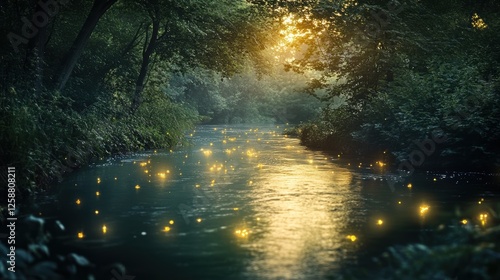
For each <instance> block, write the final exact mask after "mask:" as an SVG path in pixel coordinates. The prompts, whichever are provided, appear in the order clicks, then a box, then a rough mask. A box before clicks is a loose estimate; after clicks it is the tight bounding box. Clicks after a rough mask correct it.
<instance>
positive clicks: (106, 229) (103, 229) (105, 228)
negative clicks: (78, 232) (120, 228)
mask: <svg viewBox="0 0 500 280" xmlns="http://www.w3.org/2000/svg"><path fill="white" fill-rule="evenodd" d="M106 232H108V228H107V227H106V225H103V226H102V233H106Z"/></svg>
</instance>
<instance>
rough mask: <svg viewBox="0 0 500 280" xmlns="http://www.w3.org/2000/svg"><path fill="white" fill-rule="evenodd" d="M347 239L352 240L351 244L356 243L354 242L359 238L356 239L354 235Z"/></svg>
mask: <svg viewBox="0 0 500 280" xmlns="http://www.w3.org/2000/svg"><path fill="white" fill-rule="evenodd" d="M346 238H347V239H349V240H351V242H354V241H356V240H358V238H357V237H356V235H352V234H351V235H348V236H346Z"/></svg>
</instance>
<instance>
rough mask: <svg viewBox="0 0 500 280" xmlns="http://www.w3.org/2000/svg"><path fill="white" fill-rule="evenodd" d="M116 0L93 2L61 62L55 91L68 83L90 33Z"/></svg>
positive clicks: (95, 0) (96, 0)
mask: <svg viewBox="0 0 500 280" xmlns="http://www.w3.org/2000/svg"><path fill="white" fill-rule="evenodd" d="M117 1H118V0H94V3H93V4H92V8H91V9H90V12H89V14H88V16H87V18H86V19H85V22H84V24H83V26H82V28H81V29H80V31H79V32H78V35H77V36H76V38H75V40H74V41H73V44H72V45H71V47H70V49H69V50H68V52H67V53H66V55H65V56H64V58H63V60H62V66H61V69H60V71H59V73H58V77H57V86H56V87H57V89H58V90H63V89H64V87H65V86H66V83H67V82H68V79H69V77H70V76H71V72H72V71H73V69H74V68H75V65H76V64H77V62H78V59H79V58H80V56H81V55H82V53H83V50H84V48H85V45H86V44H87V42H88V40H89V39H90V36H91V35H92V32H93V31H94V29H95V27H96V26H97V24H98V23H99V20H100V19H101V17H102V16H103V15H104V13H106V11H107V10H108V9H109V8H110V7H111V6H112V5H113V4H115V3H116V2H117Z"/></svg>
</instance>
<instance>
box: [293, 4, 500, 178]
mask: <svg viewBox="0 0 500 280" xmlns="http://www.w3.org/2000/svg"><path fill="white" fill-rule="evenodd" d="M294 11H295V12H296V13H298V14H302V15H307V16H308V17H309V18H310V20H308V21H304V22H302V23H300V24H299V25H298V26H299V28H301V29H302V30H304V32H305V31H310V30H313V31H315V32H318V31H321V35H319V36H317V38H316V39H315V40H303V43H304V44H307V45H308V50H307V51H306V52H305V54H304V57H303V58H298V59H296V60H294V61H292V62H291V63H290V64H289V66H288V67H289V68H290V69H304V68H312V69H318V70H322V71H324V72H323V73H324V77H323V78H320V79H317V80H316V81H314V82H313V83H310V85H311V87H313V88H326V89H327V91H328V93H329V95H330V98H326V99H325V102H326V106H325V109H324V111H323V113H322V117H321V118H320V119H318V120H317V121H316V122H313V123H310V124H306V125H303V126H302V127H301V128H300V131H301V132H302V133H301V138H302V141H303V143H304V144H306V145H308V146H312V147H318V148H323V149H332V150H336V151H339V152H345V153H364V154H366V153H380V152H381V151H384V150H389V151H390V152H391V153H392V154H393V155H394V156H395V158H396V159H398V160H399V161H402V160H413V163H418V164H416V165H420V163H421V161H422V160H420V159H419V158H418V157H415V158H410V157H411V156H412V151H415V150H416V149H419V146H418V145H416V144H415V143H416V142H419V143H421V142H422V141H426V139H433V138H432V137H437V136H436V135H439V137H445V138H446V141H444V143H443V142H440V141H436V142H435V143H434V144H435V145H439V147H436V148H435V149H432V152H429V153H428V154H425V156H429V157H433V159H436V160H434V161H427V160H426V161H425V164H429V163H431V162H436V161H439V162H440V164H441V165H443V166H444V165H446V164H447V163H453V162H455V163H457V159H459V158H461V157H462V158H467V159H468V160H467V162H463V163H464V164H465V165H467V166H469V167H470V166H475V167H481V168H482V167H484V166H485V165H489V166H491V165H492V163H493V164H495V163H496V164H499V157H498V155H499V150H498V145H496V143H498V141H499V139H500V130H499V129H498V125H497V121H498V120H499V119H500V111H499V110H498V107H499V105H500V98H499V94H500V93H499V85H500V84H499V81H500V80H499V76H498V73H499V69H500V68H499V64H498V61H499V59H500V49H499V48H498V46H499V44H498V38H499V37H500V36H499V28H498V24H499V21H498V19H499V17H498V14H499V12H500V5H499V4H498V2H496V1H464V2H462V1H439V3H438V2H435V1H336V2H335V3H334V4H332V3H331V1H318V2H317V3H316V4H314V5H313V6H312V8H310V9H295V10H294ZM334 97H341V98H342V99H343V100H345V102H344V105H343V106H340V107H339V106H332V105H334V104H335V102H334V101H335V100H334ZM438 142H439V143H438ZM429 145H430V144H429ZM429 149H430V146H429ZM424 152H427V151H424ZM414 165H415V164H414Z"/></svg>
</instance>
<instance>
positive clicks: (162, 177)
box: [157, 172, 167, 179]
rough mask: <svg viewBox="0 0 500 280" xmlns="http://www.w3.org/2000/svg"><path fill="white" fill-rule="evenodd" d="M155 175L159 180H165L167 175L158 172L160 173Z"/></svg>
mask: <svg viewBox="0 0 500 280" xmlns="http://www.w3.org/2000/svg"><path fill="white" fill-rule="evenodd" d="M157 175H158V177H160V178H161V179H165V178H167V174H166V173H165V172H160V173H158V174H157Z"/></svg>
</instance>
